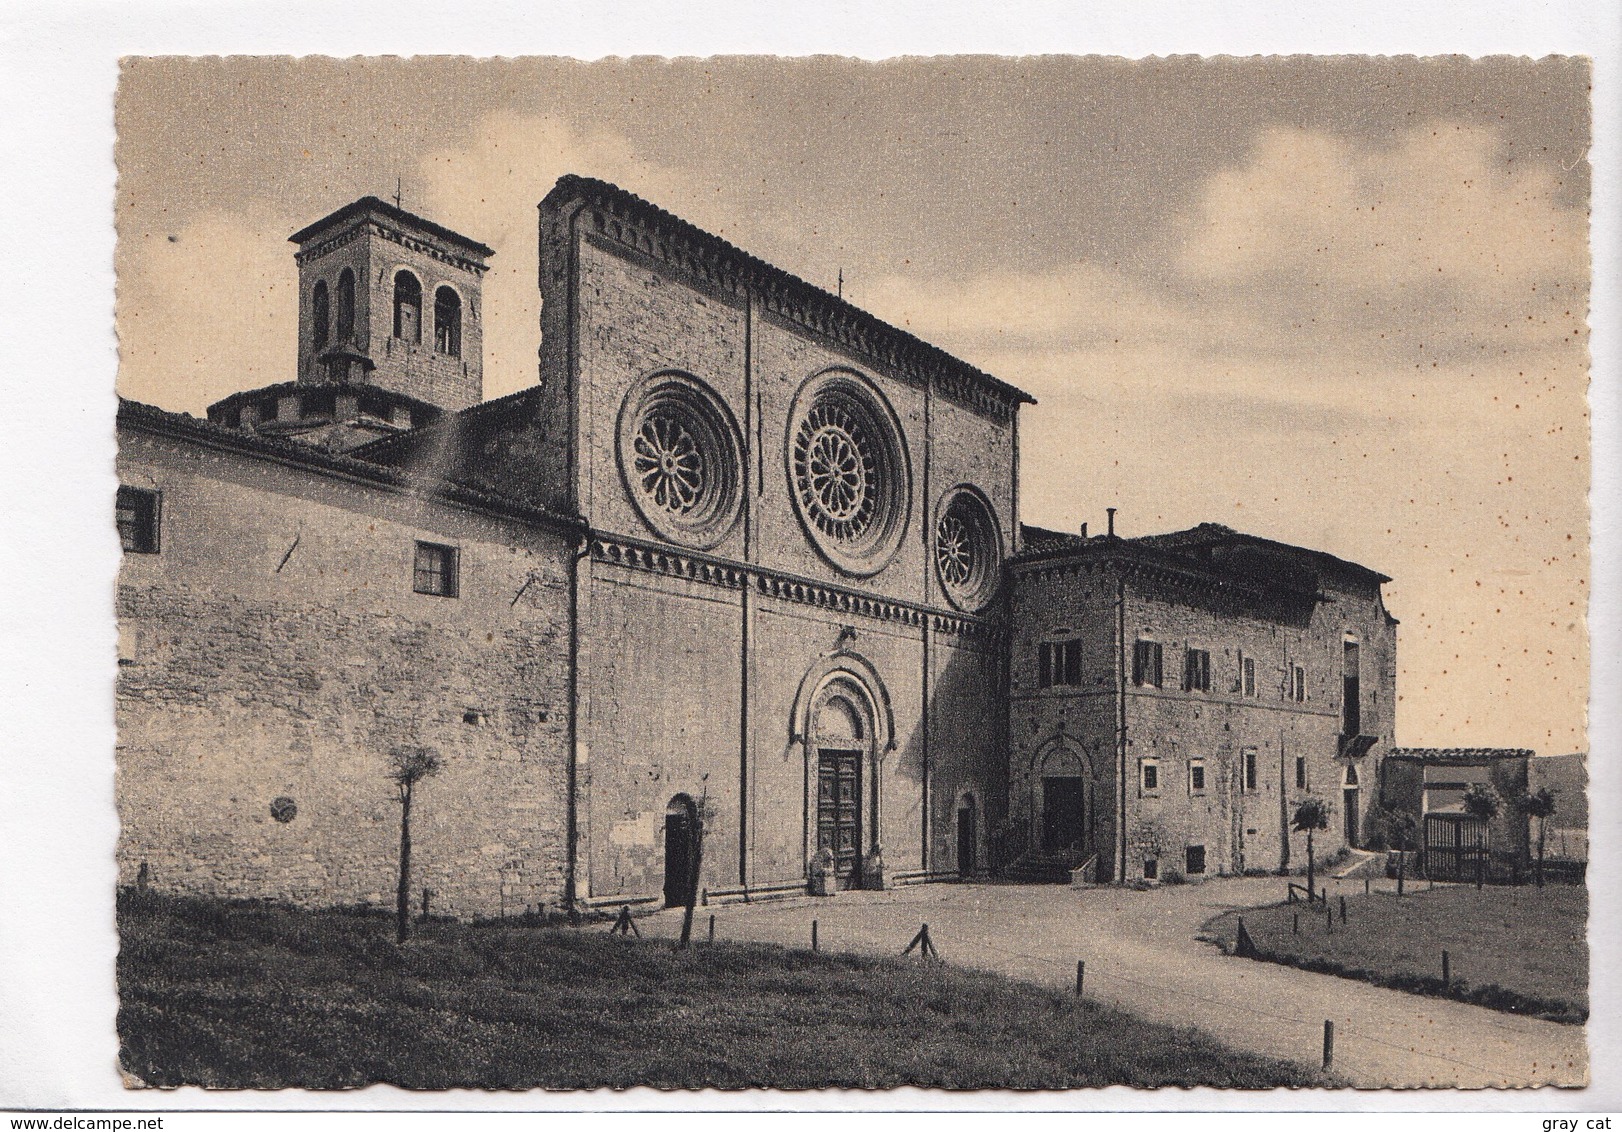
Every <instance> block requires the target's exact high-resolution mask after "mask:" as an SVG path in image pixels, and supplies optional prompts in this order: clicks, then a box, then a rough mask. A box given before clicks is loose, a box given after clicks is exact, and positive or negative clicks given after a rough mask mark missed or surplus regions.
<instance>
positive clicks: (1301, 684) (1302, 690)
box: [1290, 664, 1307, 704]
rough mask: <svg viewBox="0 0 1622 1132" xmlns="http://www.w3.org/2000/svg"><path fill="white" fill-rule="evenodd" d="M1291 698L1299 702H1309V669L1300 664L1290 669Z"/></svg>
mask: <svg viewBox="0 0 1622 1132" xmlns="http://www.w3.org/2000/svg"><path fill="white" fill-rule="evenodd" d="M1290 698H1291V699H1292V700H1294V701H1295V702H1296V703H1298V704H1304V703H1306V702H1307V670H1306V669H1305V668H1302V667H1301V666H1300V665H1299V664H1298V665H1296V666H1295V667H1294V668H1292V669H1290Z"/></svg>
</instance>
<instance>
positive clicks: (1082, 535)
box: [1081, 523, 1087, 538]
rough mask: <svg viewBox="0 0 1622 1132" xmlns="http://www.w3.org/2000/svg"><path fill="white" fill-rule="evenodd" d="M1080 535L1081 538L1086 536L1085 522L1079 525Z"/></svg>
mask: <svg viewBox="0 0 1622 1132" xmlns="http://www.w3.org/2000/svg"><path fill="white" fill-rule="evenodd" d="M1081 537H1082V538H1086V537H1087V524H1086V523H1083V524H1082V525H1081Z"/></svg>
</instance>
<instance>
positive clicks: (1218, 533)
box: [1132, 523, 1391, 582]
mask: <svg viewBox="0 0 1622 1132" xmlns="http://www.w3.org/2000/svg"><path fill="white" fill-rule="evenodd" d="M1132 541H1133V542H1141V543H1146V544H1148V545H1151V546H1157V547H1159V548H1161V549H1163V550H1170V551H1173V552H1176V553H1182V554H1206V553H1208V552H1211V551H1214V550H1217V549H1219V548H1221V549H1236V548H1254V549H1256V550H1261V551H1271V552H1276V553H1280V554H1285V555H1288V556H1290V557H1291V558H1296V559H1299V560H1300V561H1302V562H1306V563H1311V564H1313V565H1315V566H1318V567H1320V568H1323V567H1327V568H1330V569H1334V570H1343V571H1346V572H1348V573H1352V574H1357V575H1361V576H1364V577H1367V578H1371V579H1378V580H1379V581H1381V582H1389V581H1390V580H1391V579H1390V578H1389V577H1387V576H1386V575H1385V574H1382V573H1380V572H1379V571H1378V570H1371V569H1369V568H1368V567H1367V566H1363V565H1360V564H1358V563H1356V562H1349V561H1347V560H1346V559H1344V558H1337V557H1335V556H1334V555H1333V554H1328V553H1326V552H1324V551H1322V550H1313V549H1311V548H1310V547H1305V546H1294V545H1292V544H1290V543H1287V542H1278V541H1276V540H1274V539H1270V538H1262V537H1261V536H1260V535H1248V534H1245V533H1244V532H1243V531H1236V530H1234V529H1233V528H1232V527H1228V526H1224V525H1223V524H1221V523H1201V524H1200V525H1199V526H1197V527H1190V528H1188V529H1187V530H1184V531H1171V532H1169V533H1167V534H1163V535H1144V536H1142V537H1140V538H1136V539H1133V540H1132Z"/></svg>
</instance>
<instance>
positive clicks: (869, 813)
mask: <svg viewBox="0 0 1622 1132" xmlns="http://www.w3.org/2000/svg"><path fill="white" fill-rule="evenodd" d="M792 728H793V736H794V738H795V739H796V740H798V741H799V742H800V743H801V744H802V745H803V750H804V755H805V790H806V793H805V798H806V807H805V819H806V823H805V824H806V828H805V857H806V864H807V868H809V866H810V862H811V861H812V859H813V858H814V857H815V856H816V855H817V854H818V853H819V852H821V851H822V850H824V849H826V850H828V851H829V852H830V853H832V854H833V858H834V873H835V877H836V879H837V882H838V884H839V885H840V886H841V887H844V888H855V887H859V886H860V885H861V883H862V865H863V861H864V859H865V857H866V856H867V855H868V854H870V853H871V852H873V851H874V850H875V849H877V848H878V845H879V833H878V831H879V799H880V796H881V786H882V774H881V771H882V764H883V759H884V756H885V755H886V754H887V753H888V752H889V751H890V750H891V749H892V748H893V746H894V739H893V736H894V734H895V729H894V720H893V719H892V717H891V711H890V701H889V696H888V694H887V693H886V691H885V688H884V685H883V683H882V682H881V681H880V680H879V678H878V673H877V672H876V671H875V670H874V668H873V666H872V665H871V664H869V663H868V662H867V661H866V660H865V659H863V658H862V657H860V656H857V655H855V654H854V653H850V652H846V651H839V652H836V653H833V654H831V655H829V656H826V657H824V658H823V659H822V660H821V661H819V662H818V663H817V664H816V665H815V666H813V667H812V669H811V671H810V672H808V673H806V676H805V679H804V680H803V681H802V682H801V685H800V693H799V695H798V696H796V697H795V706H794V718H793V721H792Z"/></svg>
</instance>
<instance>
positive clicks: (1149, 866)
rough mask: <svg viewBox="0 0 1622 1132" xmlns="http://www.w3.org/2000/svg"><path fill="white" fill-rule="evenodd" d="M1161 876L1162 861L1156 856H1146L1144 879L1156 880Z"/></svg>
mask: <svg viewBox="0 0 1622 1132" xmlns="http://www.w3.org/2000/svg"><path fill="white" fill-rule="evenodd" d="M1159 876H1160V862H1159V860H1157V859H1156V858H1154V857H1146V858H1144V861H1143V879H1144V880H1156V879H1158V878H1159Z"/></svg>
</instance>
